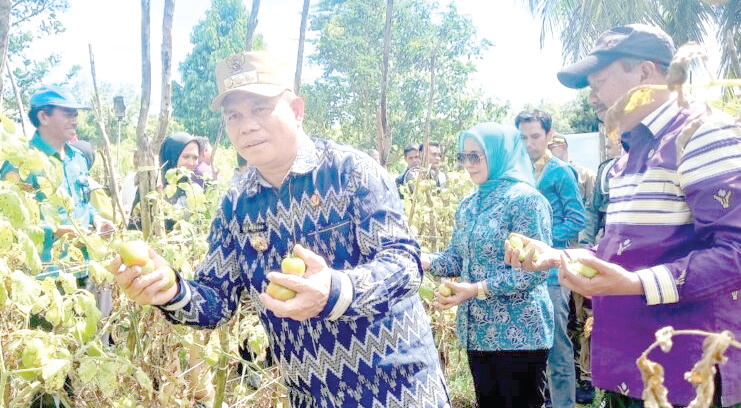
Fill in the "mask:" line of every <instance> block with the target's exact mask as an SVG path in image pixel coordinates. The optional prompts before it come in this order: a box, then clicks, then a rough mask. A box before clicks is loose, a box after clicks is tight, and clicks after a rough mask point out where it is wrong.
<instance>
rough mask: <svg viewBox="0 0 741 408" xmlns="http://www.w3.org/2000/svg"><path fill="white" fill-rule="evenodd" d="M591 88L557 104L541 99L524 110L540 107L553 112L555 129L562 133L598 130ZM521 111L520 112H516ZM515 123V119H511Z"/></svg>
mask: <svg viewBox="0 0 741 408" xmlns="http://www.w3.org/2000/svg"><path fill="white" fill-rule="evenodd" d="M588 98H589V89H588V88H585V89H582V90H580V91H579V95H578V96H577V97H576V99H573V100H571V101H568V102H565V103H562V104H555V103H550V102H547V101H541V102H540V103H538V104H536V105H526V106H525V108H524V109H523V110H529V109H540V110H543V111H545V112H548V113H550V114H551V117H552V118H553V129H554V130H555V131H556V132H558V133H562V134H572V133H589V132H597V131H599V129H598V120H597V114H596V113H595V112H594V108H592V107H591V106H589V102H588ZM516 113H519V112H515V114H516ZM510 122H511V123H512V124H514V120H513V119H512V120H510Z"/></svg>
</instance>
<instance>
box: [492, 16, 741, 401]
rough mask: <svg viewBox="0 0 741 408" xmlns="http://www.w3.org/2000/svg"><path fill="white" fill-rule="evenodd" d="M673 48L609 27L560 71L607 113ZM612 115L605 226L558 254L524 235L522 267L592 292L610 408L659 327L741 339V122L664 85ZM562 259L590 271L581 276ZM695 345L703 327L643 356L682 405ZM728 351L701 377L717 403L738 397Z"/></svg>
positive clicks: (739, 378) (736, 372) (662, 68)
mask: <svg viewBox="0 0 741 408" xmlns="http://www.w3.org/2000/svg"><path fill="white" fill-rule="evenodd" d="M673 54H674V45H673V42H672V40H671V38H670V37H669V36H668V35H667V34H666V33H664V32H663V31H661V30H659V29H657V28H654V27H649V26H645V25H640V24H634V25H629V26H624V27H616V28H613V29H611V30H608V31H607V32H605V33H604V34H602V36H601V37H600V38H599V39H598V40H597V44H596V45H595V47H594V49H593V50H592V52H591V53H590V54H589V55H588V56H587V57H586V58H584V59H583V60H581V61H579V62H577V63H576V64H574V65H571V66H569V67H566V68H565V69H564V70H563V71H561V72H560V73H559V74H558V79H559V80H560V81H561V83H563V84H564V85H566V86H568V87H572V88H580V87H584V86H587V85H588V86H590V87H591V93H590V96H589V102H590V104H591V105H593V106H594V107H595V109H596V110H597V115H598V117H599V118H600V119H605V118H606V113H607V109H608V108H610V106H612V105H613V104H614V103H615V102H616V101H618V100H619V99H621V97H623V96H624V95H625V94H626V93H627V92H628V91H629V90H631V89H633V88H635V87H638V86H642V85H666V84H667V79H666V70H667V66H668V65H669V63H670V61H671V59H672V56H673ZM610 118H611V119H610V120H609V121H608V123H607V124H608V126H611V127H613V128H614V129H617V131H618V133H617V134H619V135H620V139H621V142H622V144H623V146H624V147H625V149H626V154H624V155H622V156H621V157H620V158H619V159H618V160H617V162H616V164H615V165H614V166H613V168H612V170H611V171H610V173H611V175H610V180H609V186H610V189H609V195H610V203H609V206H608V209H607V221H606V226H605V234H604V237H603V238H602V240H601V241H600V242H599V244H598V245H597V246H596V247H595V248H593V250H591V251H590V250H567V251H566V252H565V253H564V252H563V251H555V250H551V249H550V248H548V247H547V246H543V245H542V244H541V243H536V242H528V244H531V245H536V246H540V247H541V249H542V250H543V251H544V252H543V253H542V254H541V256H540V257H539V258H538V260H537V262H535V263H533V262H532V260H531V259H526V260H525V262H524V265H523V266H524V267H526V268H527V269H532V270H539V269H542V268H544V267H554V266H558V267H559V279H560V280H561V282H562V283H563V285H564V286H567V287H569V288H571V290H573V291H575V292H579V293H582V294H584V295H589V296H593V307H594V329H593V331H592V353H593V355H592V374H593V380H594V385H595V386H597V387H599V388H602V389H604V390H606V391H607V400H608V401H607V406H608V407H622V406H630V407H640V406H643V405H642V403H641V402H640V401H639V400H640V399H641V395H642V394H641V392H642V390H643V383H642V381H641V374H640V372H639V370H638V368H637V367H636V364H635V361H636V359H637V358H638V357H639V356H640V354H641V353H642V352H643V351H644V350H645V349H646V348H647V347H648V346H649V345H650V344H651V343H652V342H653V341H654V340H655V337H654V333H655V332H656V331H658V330H659V329H661V328H663V327H666V326H671V327H673V328H674V329H700V330H706V331H709V332H721V331H724V330H729V331H731V333H732V334H733V335H734V336H735V338H737V339H738V338H741V313H739V308H740V307H741V300H739V293H738V290H739V289H740V288H741V273H739V270H740V269H741V268H740V266H739V265H741V249H740V248H741V206H739V204H738V200H739V197H741V129H739V127H738V126H736V125H735V124H734V123H733V120H732V118H730V117H726V116H723V115H721V114H717V113H711V112H708V110H707V108H706V106H705V105H704V104H693V103H689V104H686V105H684V106H683V105H680V104H679V103H678V102H677V99H676V96H675V95H674V94H673V93H671V92H669V91H668V90H658V91H655V92H653V94H652V99H651V100H650V101H649V102H648V103H647V104H645V105H642V106H638V107H637V108H636V109H635V110H633V111H632V112H618V113H617V114H612V113H611V114H610ZM609 122H613V123H609ZM518 255H519V251H518V250H512V248H508V255H507V256H509V258H508V259H509V260H510V262H511V264H512V265H513V266H518V265H520V263H519V262H518V260H517V259H516V256H518ZM512 257H514V258H512ZM567 259H571V260H577V261H580V262H582V263H583V264H585V265H588V266H591V267H593V268H595V269H596V270H597V271H598V272H599V274H598V275H597V276H595V277H594V278H592V279H588V278H585V277H583V276H581V275H578V274H576V273H574V271H573V269H572V267H571V266H570V262H568V261H567ZM702 346H703V339H702V338H701V337H689V336H687V337H680V338H675V339H674V345H673V347H672V349H671V351H670V352H669V353H668V354H665V353H663V352H660V351H654V352H652V353H651V354H650V355H649V358H650V359H651V360H654V361H656V362H658V363H660V364H661V365H662V366H663V367H664V371H663V372H664V375H665V379H664V383H663V384H664V385H665V386H666V388H667V389H668V390H669V393H668V400H669V403H671V404H673V405H675V406H677V405H681V406H685V405H688V404H689V403H690V401H691V400H692V399H693V398H694V396H695V391H694V390H693V386H692V384H690V383H689V382H688V381H686V380H685V378H684V376H685V373H686V372H689V371H690V370H691V369H692V367H693V365H694V363H695V362H696V361H698V360H699V359H700V358H701V354H702ZM726 356H727V357H728V363H727V364H722V365H718V366H716V369H717V370H718V371H717V374H716V375H715V378H714V380H713V379H712V378H711V379H709V382H710V384H713V381H714V385H715V394H714V399H713V401H712V402H713V403H714V404H715V405H714V406H723V407H730V406H735V405H734V404H739V403H741V351H739V350H737V349H736V348H734V347H731V348H729V349H728V351H727V352H726ZM706 384H707V383H706ZM662 406H664V405H662Z"/></svg>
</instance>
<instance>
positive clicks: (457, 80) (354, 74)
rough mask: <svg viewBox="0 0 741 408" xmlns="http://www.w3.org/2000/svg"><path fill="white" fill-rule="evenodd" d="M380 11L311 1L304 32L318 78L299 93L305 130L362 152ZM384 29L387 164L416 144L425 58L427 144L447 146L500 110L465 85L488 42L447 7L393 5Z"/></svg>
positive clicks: (378, 5)
mask: <svg viewBox="0 0 741 408" xmlns="http://www.w3.org/2000/svg"><path fill="white" fill-rule="evenodd" d="M385 10H386V2H385V1H381V0H372V1H365V0H347V1H339V0H324V1H320V2H319V3H317V4H316V6H315V13H314V14H313V15H312V18H311V29H312V30H314V31H318V32H319V36H318V39H317V40H315V46H316V53H315V54H314V55H312V56H311V57H310V60H311V61H312V62H313V63H315V64H318V65H319V66H321V67H322V68H323V69H324V74H323V75H322V76H321V78H319V79H318V80H317V81H316V82H315V83H313V84H309V85H307V86H306V87H305V88H304V92H303V96H304V98H305V100H306V105H307V108H306V110H307V115H306V120H305V127H306V129H307V131H308V132H310V133H312V134H320V135H325V136H327V137H329V138H333V139H340V140H341V141H343V142H345V143H349V144H352V145H354V146H356V147H359V148H363V149H365V148H369V147H374V146H375V137H376V136H375V135H376V133H377V124H376V123H377V119H376V118H377V116H376V115H377V112H378V109H379V104H380V80H381V64H380V61H381V56H382V52H383V28H384V22H385ZM434 20H439V21H440V22H439V23H437V24H435V23H433V21H434ZM392 24H393V25H392V34H391V36H392V45H391V55H390V64H389V65H390V66H389V91H388V122H389V125H390V129H391V134H392V137H393V144H394V145H395V146H397V149H398V150H395V151H392V157H391V160H390V162H393V161H395V159H396V158H400V157H401V149H400V148H403V146H406V145H407V144H419V143H421V142H422V139H423V137H424V131H425V118H426V112H427V106H428V96H429V88H430V87H429V84H430V67H431V58H432V57H433V55H434V56H435V88H434V98H433V108H432V109H433V112H432V115H431V134H430V138H431V140H436V141H440V142H442V143H443V145H444V146H448V145H451V144H454V141H455V140H457V135H458V134H459V133H460V131H462V130H464V129H466V128H468V127H470V126H471V125H473V124H475V123H477V122H481V121H483V120H492V119H495V117H496V116H498V115H499V114H500V113H501V112H500V106H498V105H497V104H496V103H494V102H493V101H492V100H490V99H486V98H484V97H483V95H482V92H481V91H480V90H474V89H470V87H469V85H468V80H469V76H470V74H471V73H473V72H474V71H475V65H474V63H475V61H476V60H477V59H479V58H480V56H481V53H482V52H483V51H484V50H486V49H487V48H488V46H489V45H490V44H489V42H488V41H486V40H480V39H478V38H477V36H476V30H475V28H474V26H473V24H472V22H471V21H470V19H468V18H467V17H464V16H462V15H460V14H459V13H458V10H457V9H456V8H455V6H453V5H451V6H449V7H448V8H447V9H445V10H441V9H440V8H439V6H438V5H437V4H436V3H430V2H426V1H421V0H401V1H398V2H395V3H394V16H393V23H392ZM399 147H400V148H399Z"/></svg>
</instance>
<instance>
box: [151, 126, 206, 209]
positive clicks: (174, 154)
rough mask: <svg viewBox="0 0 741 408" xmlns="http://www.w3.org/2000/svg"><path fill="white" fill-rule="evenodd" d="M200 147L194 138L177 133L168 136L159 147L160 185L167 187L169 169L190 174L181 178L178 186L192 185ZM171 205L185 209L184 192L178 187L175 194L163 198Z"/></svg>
mask: <svg viewBox="0 0 741 408" xmlns="http://www.w3.org/2000/svg"><path fill="white" fill-rule="evenodd" d="M200 152H201V150H200V145H199V144H198V141H197V140H196V138H195V137H193V136H191V135H189V134H187V133H185V132H178V133H174V134H172V135H170V136H168V137H167V138H166V139H165V140H164V141H163V142H162V146H161V147H160V165H161V166H162V168H161V172H162V184H163V185H164V186H167V185H168V184H169V182H168V180H167V172H168V171H170V170H171V169H177V168H182V169H184V170H187V171H188V172H190V174H191V177H190V178H188V177H185V176H183V177H181V178H180V179H178V184H180V183H183V182H186V181H189V182H191V183H193V179H192V173H193V170H195V168H196V166H197V165H198V159H199V158H200ZM165 198H166V199H167V200H168V201H169V202H170V203H171V204H174V205H176V206H180V207H183V208H185V207H186V203H185V191H183V190H182V189H181V188H180V187H178V189H177V191H176V192H175V194H173V195H172V196H171V197H165Z"/></svg>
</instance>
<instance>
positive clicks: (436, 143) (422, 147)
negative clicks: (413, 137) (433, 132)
mask: <svg viewBox="0 0 741 408" xmlns="http://www.w3.org/2000/svg"><path fill="white" fill-rule="evenodd" d="M427 144H428V145H430V146H435V147H440V143H438V142H433V141H432V140H430V141H429V142H427ZM424 150H425V144H424V143H422V144H421V145H419V151H420V152H421V151H424Z"/></svg>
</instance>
